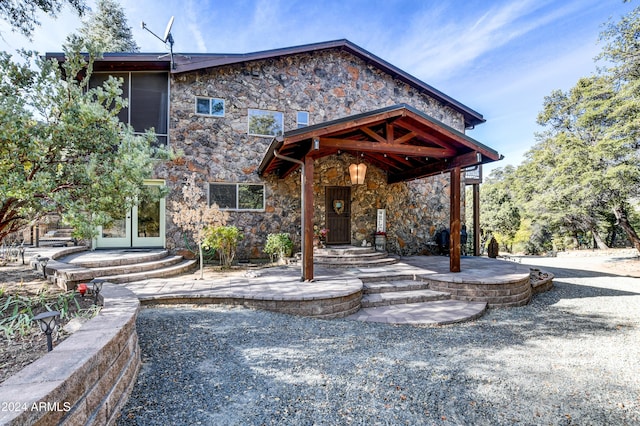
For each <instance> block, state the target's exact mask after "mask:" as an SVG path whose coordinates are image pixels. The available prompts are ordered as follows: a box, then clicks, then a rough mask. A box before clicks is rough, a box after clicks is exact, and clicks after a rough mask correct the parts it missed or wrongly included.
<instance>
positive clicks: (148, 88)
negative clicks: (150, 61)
mask: <svg viewBox="0 0 640 426" xmlns="http://www.w3.org/2000/svg"><path fill="white" fill-rule="evenodd" d="M110 76H112V77H114V78H117V79H121V81H122V86H121V88H122V95H121V96H122V98H123V99H127V100H128V101H129V106H128V107H127V108H123V109H122V110H120V113H119V114H118V118H119V119H120V121H122V122H123V123H126V124H130V125H131V126H132V127H133V130H134V132H135V133H136V134H142V133H144V132H145V131H146V130H147V129H152V128H153V130H154V131H155V133H156V137H157V142H158V144H159V145H166V144H167V140H168V136H169V134H168V129H169V74H167V73H164V72H120V73H93V74H92V75H91V81H90V83H89V86H90V87H92V88H93V87H98V86H101V85H102V84H103V83H104V82H105V81H107V80H108V79H109V77H110Z"/></svg>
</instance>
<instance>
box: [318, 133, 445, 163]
mask: <svg viewBox="0 0 640 426" xmlns="http://www.w3.org/2000/svg"><path fill="white" fill-rule="evenodd" d="M320 146H321V147H322V148H327V147H332V148H336V149H341V150H345V151H347V150H348V151H361V152H380V153H385V152H386V153H387V154H398V155H406V156H411V157H432V158H446V157H452V156H454V155H455V154H456V151H455V150H453V149H450V148H432V147H427V146H417V145H395V144H394V145H390V144H386V143H385V144H378V143H372V142H359V141H354V140H352V139H334V138H320Z"/></svg>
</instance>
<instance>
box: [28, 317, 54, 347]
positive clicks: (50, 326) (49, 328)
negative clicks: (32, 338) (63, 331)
mask: <svg viewBox="0 0 640 426" xmlns="http://www.w3.org/2000/svg"><path fill="white" fill-rule="evenodd" d="M59 317H60V312H58V311H49V312H43V313H41V314H38V315H36V316H35V317H33V321H38V325H39V326H40V330H42V332H43V333H44V334H45V335H46V336H47V349H48V351H49V352H51V351H52V350H53V341H52V339H51V334H52V333H53V331H54V330H55V329H56V327H57V326H58V318H59Z"/></svg>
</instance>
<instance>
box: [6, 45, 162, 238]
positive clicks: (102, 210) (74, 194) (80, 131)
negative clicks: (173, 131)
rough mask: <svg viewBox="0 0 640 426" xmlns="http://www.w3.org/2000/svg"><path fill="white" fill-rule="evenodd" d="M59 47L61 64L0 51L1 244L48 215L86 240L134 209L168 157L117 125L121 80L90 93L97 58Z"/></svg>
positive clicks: (148, 141)
mask: <svg viewBox="0 0 640 426" xmlns="http://www.w3.org/2000/svg"><path fill="white" fill-rule="evenodd" d="M64 50H65V54H66V61H65V62H64V63H63V64H62V65H60V64H58V63H57V62H56V61H47V60H45V59H43V58H40V57H37V56H36V55H35V54H34V53H30V54H29V53H28V54H26V55H25V56H26V57H25V63H24V64H16V63H14V62H13V61H12V60H11V56H10V55H8V54H6V53H0V174H1V175H2V177H3V179H2V180H1V181H0V241H2V240H3V239H4V238H5V237H6V236H7V235H8V234H9V233H11V232H13V231H16V230H18V229H20V228H22V227H24V226H25V225H27V224H28V223H29V222H31V221H33V220H36V219H38V218H39V217H41V216H42V215H44V214H46V213H49V212H56V213H58V214H60V215H61V216H62V218H63V221H64V222H65V223H67V224H69V225H71V226H73V227H74V228H75V236H76V237H79V238H90V237H92V236H94V235H95V233H96V228H97V226H108V225H109V224H110V223H111V222H112V221H113V220H114V218H117V217H119V216H121V214H122V212H123V211H126V210H127V209H129V208H131V207H132V206H133V205H135V204H137V202H138V200H139V199H140V197H141V196H142V194H144V185H143V181H144V179H145V178H148V177H150V176H151V174H152V172H153V167H154V164H155V162H156V161H157V160H158V159H162V158H168V157H169V153H168V152H167V151H165V150H158V149H153V148H152V147H151V142H152V141H153V140H154V139H155V136H154V135H153V134H151V133H148V134H146V135H144V136H136V135H134V133H133V129H132V128H131V127H129V126H127V125H124V124H123V123H121V122H120V121H119V120H118V116H117V114H118V112H119V110H120V109H121V108H122V107H123V106H124V105H125V104H126V102H125V101H124V100H123V99H122V98H121V97H120V95H121V93H122V90H121V89H120V82H119V81H117V80H115V79H113V78H111V79H109V80H108V81H107V82H106V83H105V84H104V85H103V86H100V87H97V88H93V89H89V88H88V80H89V77H90V75H91V70H92V64H93V60H94V58H95V54H90V55H89V58H88V60H86V59H85V57H84V56H83V55H80V54H79V53H78V52H79V50H80V46H79V45H68V46H65V48H64ZM82 72H84V73H86V77H85V78H83V79H76V76H79V75H81V73H82ZM63 75H64V76H65V77H63Z"/></svg>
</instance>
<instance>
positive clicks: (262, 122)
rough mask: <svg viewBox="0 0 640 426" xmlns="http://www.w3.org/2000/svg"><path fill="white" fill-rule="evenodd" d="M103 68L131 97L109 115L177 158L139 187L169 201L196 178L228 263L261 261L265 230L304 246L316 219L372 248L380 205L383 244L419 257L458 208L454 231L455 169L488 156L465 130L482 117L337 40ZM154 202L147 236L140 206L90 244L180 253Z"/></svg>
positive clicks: (131, 59)
mask: <svg viewBox="0 0 640 426" xmlns="http://www.w3.org/2000/svg"><path fill="white" fill-rule="evenodd" d="M110 74H111V75H113V74H115V75H118V76H121V77H123V79H124V81H125V90H124V92H125V93H124V95H123V96H124V97H128V98H129V99H130V107H129V109H128V110H125V111H124V112H123V113H122V114H121V119H122V120H124V121H128V122H129V123H131V124H132V125H133V126H134V128H135V130H136V131H144V129H146V128H149V127H154V128H155V131H156V132H157V134H158V135H159V137H158V140H159V143H166V144H169V145H170V146H171V147H173V148H174V149H176V150H178V151H180V152H181V154H182V155H181V156H180V157H179V158H177V159H176V160H174V161H171V162H165V163H162V164H158V166H157V168H156V176H154V180H152V181H150V182H149V183H150V185H158V184H166V185H167V186H168V187H169V193H168V196H167V200H166V205H169V203H170V202H171V201H173V200H177V199H178V197H180V191H179V189H180V187H181V186H182V185H183V184H184V182H185V181H186V179H187V177H188V176H189V175H190V174H192V173H196V174H197V181H198V182H199V184H200V185H202V187H203V188H205V189H206V193H207V194H208V199H207V200H203V202H209V203H213V202H216V203H217V204H218V205H219V206H220V207H221V208H222V209H225V210H227V211H228V213H229V224H233V225H236V226H238V227H239V228H240V229H241V230H242V232H243V234H244V239H243V240H242V241H241V243H240V246H239V252H238V257H239V258H256V257H264V256H265V255H264V253H263V251H262V250H263V247H264V244H265V240H266V237H267V235H268V234H269V233H276V232H288V233H290V234H291V236H292V237H293V240H294V245H295V247H296V249H300V248H303V247H305V244H306V247H307V252H308V251H309V250H308V249H309V248H310V247H311V241H312V240H311V238H312V236H311V233H312V232H313V227H314V226H316V227H319V228H329V233H328V235H327V242H328V243H330V244H353V245H362V243H363V241H368V242H371V241H372V240H373V235H374V233H375V232H376V230H377V227H378V226H380V223H379V219H378V215H379V210H380V209H383V210H384V212H385V214H386V223H385V224H384V225H383V226H385V229H384V231H385V232H386V233H387V238H388V249H389V250H390V251H392V252H397V253H401V254H415V253H420V252H423V251H424V250H426V249H427V248H428V247H429V246H430V245H432V244H433V241H434V236H435V233H436V232H437V231H439V230H441V229H445V228H451V229H452V230H455V229H454V227H455V226H456V223H454V222H455V221H454V220H452V217H454V216H456V215H457V226H458V229H459V226H460V211H461V210H462V211H464V209H463V208H462V209H461V205H463V203H464V200H463V196H462V194H463V193H464V191H461V190H460V188H461V187H464V176H463V175H464V173H461V170H464V168H467V167H473V166H476V165H478V164H482V163H487V162H491V161H496V160H498V159H500V156H499V154H498V153H497V152H496V151H494V150H492V149H491V148H489V147H486V146H484V145H482V144H481V143H479V142H477V141H475V140H473V139H471V138H469V137H468V136H466V135H465V134H464V132H465V130H466V129H468V128H471V127H473V126H476V125H478V124H481V123H483V122H484V119H483V117H482V115H481V114H479V113H478V112H476V111H474V110H472V109H471V108H469V107H467V106H465V105H463V104H462V103H460V102H458V101H456V100H455V99H452V98H450V97H449V96H447V95H445V94H444V93H441V92H439V91H438V90H436V89H434V88H433V87H431V86H429V85H427V84H426V83H424V82H422V81H420V80H418V79H416V78H415V77H413V76H411V75H409V74H408V73H406V72H404V71H402V70H400V69H399V68H397V67H395V66H393V65H391V64H389V63H387V62H385V61H384V60H382V59H380V58H378V57H376V56H374V55H373V54H371V53H369V52H367V51H366V50H364V49H362V48H360V47H359V46H357V45H355V44H353V43H351V42H349V41H347V40H338V41H332V42H324V43H317V44H311V45H304V46H297V47H291V48H284V49H277V50H270V51H263V52H256V53H249V54H228V55H223V54H194V55H189V56H185V55H179V54H175V55H173V58H166V57H165V58H159V57H158V55H157V54H139V53H136V54H106V55H105V56H104V59H102V60H100V61H99V62H98V63H96V65H95V74H94V77H93V78H94V80H95V82H96V83H100V82H101V81H102V80H103V79H104V78H106V77H107V76H108V75H110ZM361 163H362V164H364V165H365V166H366V175H365V179H364V181H363V183H361V184H352V181H351V179H350V173H349V167H350V166H351V165H352V164H355V165H358V164H361ZM305 182H306V183H305ZM452 182H453V187H454V190H453V191H452ZM301 198H304V203H302V202H301V201H302V200H301ZM336 200H338V201H339V202H337V204H336ZM301 204H304V205H301ZM452 206H453V210H452ZM157 209H158V210H159V211H160V213H159V215H158V216H157V218H155V219H153V218H152V219H149V218H147V223H149V222H155V223H156V225H155V226H154V227H152V229H150V230H149V232H147V231H144V232H143V230H141V227H140V226H139V224H136V223H135V221H136V218H138V221H139V223H142V222H144V221H141V220H140V215H141V214H142V215H143V216H144V214H145V213H144V211H146V210H149V206H139V207H138V209H136V210H138V211H136V212H130V214H129V215H128V216H127V218H128V219H127V220H130V221H131V223H129V224H124V225H123V226H125V228H126V229H125V228H123V229H125V230H124V231H122V232H114V233H112V234H110V232H111V231H108V230H104V232H103V233H102V234H101V236H100V238H99V239H98V241H97V245H98V246H118V247H120V246H128V245H129V246H130V245H133V246H136V245H137V246H166V247H168V248H180V247H184V245H185V239H184V235H183V232H182V230H181V229H180V228H178V227H177V226H176V225H175V224H174V223H173V221H172V219H171V215H170V214H169V213H167V212H165V201H164V200H163V201H162V203H161V204H159V205H158V206H157ZM151 210H153V209H151ZM456 210H457V213H456ZM154 217H155V216H154ZM303 218H306V220H304V221H303ZM303 222H304V228H303V225H302V223H303ZM452 226H453V227H452ZM453 234H455V232H452V235H453ZM303 235H305V237H304V238H305V239H304V240H303V237H302V236H303ZM120 237H122V239H120V240H118V241H116V240H117V239H118V238H120ZM127 239H128V241H127ZM311 251H312V250H311Z"/></svg>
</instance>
